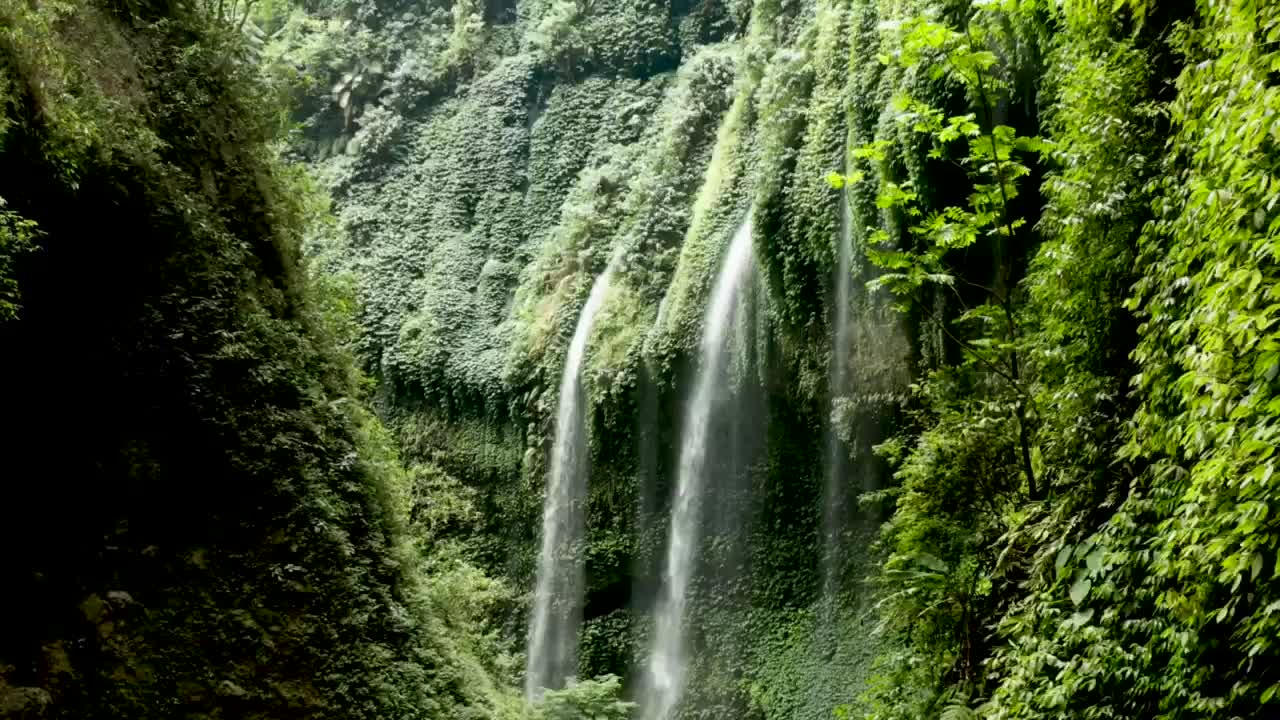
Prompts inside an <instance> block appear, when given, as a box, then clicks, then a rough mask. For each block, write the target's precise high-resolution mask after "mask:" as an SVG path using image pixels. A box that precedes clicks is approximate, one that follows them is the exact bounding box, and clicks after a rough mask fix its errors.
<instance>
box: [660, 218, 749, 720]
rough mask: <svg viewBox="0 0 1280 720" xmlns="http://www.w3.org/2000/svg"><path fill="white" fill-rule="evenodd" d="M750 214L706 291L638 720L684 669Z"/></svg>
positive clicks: (681, 683)
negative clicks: (712, 443) (713, 441)
mask: <svg viewBox="0 0 1280 720" xmlns="http://www.w3.org/2000/svg"><path fill="white" fill-rule="evenodd" d="M753 257H754V256H753V253H752V244H751V219H750V218H748V219H747V220H746V221H744V222H743V224H742V225H741V227H739V228H738V231H737V232H736V233H735V234H734V236H733V240H732V241H731V242H730V244H729V249H728V252H727V254H726V255H725V258H724V261H723V264H722V265H721V268H720V272H719V275H718V276H717V278H716V281H715V285H714V286H713V289H712V293H711V300H710V304H709V305H708V306H707V313H706V318H705V322H704V327H703V334H702V342H701V349H700V363H701V364H700V366H699V370H698V377H697V381H696V385H695V388H694V393H693V395H692V397H691V398H690V401H689V404H688V406H687V408H686V411H685V418H684V425H683V431H682V433H683V434H682V437H681V442H680V461H679V466H678V469H677V477H676V489H675V495H674V497H673V498H672V501H671V526H670V531H669V536H668V539H667V553H666V561H665V567H664V569H663V573H662V587H661V589H660V594H659V598H658V603H657V606H656V608H655V610H654V634H653V641H652V646H651V648H650V655H649V661H648V672H647V688H648V693H647V695H646V697H645V704H644V707H643V713H644V717H645V718H646V720H667V719H668V718H670V717H671V716H672V715H673V713H674V712H675V710H676V708H677V707H678V706H679V703H680V699H681V696H682V695H683V692H684V688H685V681H686V675H687V672H688V657H687V647H686V641H687V638H686V637H685V623H686V610H687V608H688V593H689V584H690V581H691V580H692V579H693V573H694V568H695V565H696V552H697V548H698V545H699V541H700V535H699V530H700V526H701V519H702V512H703V502H704V494H705V492H706V489H707V472H706V470H707V467H706V465H707V452H708V445H709V439H710V438H709V437H708V436H709V428H710V426H711V422H712V419H713V418H712V412H713V409H714V407H715V403H716V400H717V394H718V393H719V392H720V391H721V390H722V388H723V387H724V386H725V384H726V375H727V372H726V371H727V368H728V364H729V345H728V343H727V339H728V335H729V332H730V330H731V328H732V327H733V326H734V323H733V320H734V318H735V316H736V315H737V311H738V304H739V303H740V302H741V296H742V291H743V288H744V286H745V285H746V283H747V281H748V279H749V278H750V276H751V274H752V270H753V268H754V260H753Z"/></svg>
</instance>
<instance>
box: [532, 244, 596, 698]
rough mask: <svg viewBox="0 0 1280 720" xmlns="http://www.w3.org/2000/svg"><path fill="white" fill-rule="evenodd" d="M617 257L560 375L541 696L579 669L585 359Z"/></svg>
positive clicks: (545, 562) (537, 625)
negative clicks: (583, 378)
mask: <svg viewBox="0 0 1280 720" xmlns="http://www.w3.org/2000/svg"><path fill="white" fill-rule="evenodd" d="M613 265H614V264H613V262H610V263H609V266H608V267H607V268H606V269H605V271H604V272H603V273H601V274H600V276H599V277H597V278H596V281H595V284H594V285H592V286H591V294H590V295H589V296H588V298H587V304H586V305H585V306H584V307H583V308H582V314H581V315H580V316H579V317H578V327H577V329H575V330H574V333H573V341H572V342H571V343H570V344H569V356H568V357H567V358H566V359H565V363H564V373H563V375H561V377H560V400H559V403H560V406H559V410H558V411H557V414H556V435H555V444H554V445H553V446H552V448H551V466H550V471H549V472H548V474H547V494H546V498H545V499H544V500H543V506H542V551H541V553H540V554H539V556H538V583H537V589H536V590H535V593H534V601H533V616H532V618H531V619H530V623H529V645H528V661H527V664H526V666H525V696H526V697H527V698H529V699H535V698H536V697H538V696H539V695H541V694H542V691H543V690H544V689H547V688H557V687H560V686H562V685H563V684H564V682H565V680H566V679H567V678H569V677H571V676H573V675H575V674H576V671H577V664H578V663H577V650H578V629H579V626H580V625H581V624H582V603H583V584H584V583H583V578H584V569H583V558H582V551H581V547H580V546H581V544H582V538H583V534H584V529H585V526H586V523H585V519H584V515H585V508H584V505H585V503H586V495H587V457H586V450H587V448H586V423H585V419H584V418H583V399H582V377H581V375H582V363H583V360H584V359H585V358H586V354H587V340H588V339H589V338H590V337H591V328H592V327H593V326H594V325H595V321H596V315H597V314H599V312H600V307H601V306H602V305H603V304H604V299H605V295H606V294H608V292H609V282H610V280H611V279H612V277H613Z"/></svg>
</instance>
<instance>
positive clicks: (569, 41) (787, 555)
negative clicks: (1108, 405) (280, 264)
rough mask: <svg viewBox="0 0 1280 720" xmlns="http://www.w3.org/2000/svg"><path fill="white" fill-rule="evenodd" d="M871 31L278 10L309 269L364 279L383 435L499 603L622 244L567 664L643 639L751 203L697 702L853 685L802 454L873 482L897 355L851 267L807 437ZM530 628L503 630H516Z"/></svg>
mask: <svg viewBox="0 0 1280 720" xmlns="http://www.w3.org/2000/svg"><path fill="white" fill-rule="evenodd" d="M473 5H474V6H473ZM875 22H876V17H875V10H874V9H871V8H867V7H863V6H861V5H859V4H856V3H813V2H766V1H762V2H755V3H751V2H721V1H719V0H704V1H702V2H613V1H612V0H597V1H595V2H564V1H560V2H551V1H547V2H537V1H534V2H521V3H512V4H509V5H505V4H501V5H500V4H495V3H489V4H479V3H475V4H471V3H462V2H459V3H453V4H452V5H449V6H446V5H444V4H441V5H440V6H439V7H438V8H437V7H434V6H433V8H432V9H427V10H422V9H421V8H417V7H416V6H415V7H410V6H408V5H397V4H394V3H391V4H385V3H383V4H375V3H346V4H342V5H341V6H340V7H335V8H329V9H327V10H320V11H317V12H313V13H312V14H311V15H307V16H304V15H302V14H301V13H299V14H296V15H294V16H293V17H292V18H291V19H289V20H287V21H284V20H281V21H279V22H278V27H280V28H281V31H280V32H281V34H280V35H279V36H278V37H279V38H280V39H279V40H278V41H277V42H278V43H279V49H277V50H275V51H274V52H276V53H277V54H278V56H279V57H284V58H290V60H289V62H296V61H297V59H298V58H300V57H303V55H301V54H300V52H299V50H298V48H307V47H316V46H324V47H327V48H329V49H328V50H326V51H324V52H319V51H314V52H312V53H311V54H310V55H307V56H306V57H308V58H310V64H307V65H306V66H305V69H304V70H303V71H302V73H301V75H302V76H303V77H302V78H301V79H299V80H298V83H299V86H300V87H301V88H302V90H303V95H304V97H307V98H309V101H308V102H309V105H308V106H307V108H306V111H305V112H304V113H303V117H304V118H305V122H304V126H303V128H302V130H301V133H300V142H299V144H298V146H297V147H298V148H299V151H300V152H302V153H304V154H306V155H307V156H308V157H309V158H310V159H311V160H312V161H313V162H315V163H316V165H317V167H318V169H319V173H320V176H321V177H323V178H324V179H325V181H326V182H327V183H328V186H329V188H330V189H331V191H332V193H333V197H334V199H335V210H336V215H337V217H338V227H337V229H336V232H334V233H333V234H332V236H331V237H329V238H328V239H323V240H320V241H318V242H316V243H315V244H313V245H312V246H311V247H312V249H313V252H315V253H316V254H317V255H318V256H319V257H321V258H322V260H323V262H324V263H325V264H326V267H328V268H329V269H330V270H331V271H333V272H335V273H338V274H350V275H351V276H353V277H354V280H355V283H356V285H357V287H359V288H360V291H361V298H362V301H363V304H362V309H361V315H360V324H361V326H362V328H363V330H364V333H363V335H362V340H361V342H362V345H361V350H362V354H363V357H365V358H366V359H367V360H368V362H369V363H370V367H371V368H372V369H373V371H374V373H375V374H376V375H377V376H378V378H379V379H380V380H381V382H382V392H381V395H380V403H381V409H382V411H383V415H384V417H386V418H388V419H389V421H390V424H391V426H392V427H393V431H394V433H395V434H396V436H397V439H398V440H399V441H400V444H401V447H403V448H405V450H406V452H407V453H409V455H410V456H412V457H413V458H414V459H415V460H419V461H422V462H425V463H429V464H431V465H434V466H436V467H437V468H438V469H440V470H442V471H443V472H445V473H446V474H448V475H449V476H451V477H454V478H457V479H458V480H459V481H460V482H462V483H464V484H465V485H468V486H470V487H473V488H476V489H477V490H478V491H479V493H480V498H481V500H480V502H481V507H482V509H483V514H484V524H485V528H484V530H483V531H482V532H481V534H480V535H479V536H478V537H475V538H471V539H470V540H469V544H470V547H471V548H472V552H473V555H472V557H473V558H474V559H476V560H477V561H478V562H481V563H482V564H484V565H485V566H486V567H488V568H489V569H490V571H492V572H494V573H498V574H501V575H504V576H506V577H508V578H510V579H511V581H512V582H513V584H514V585H515V586H516V587H521V588H531V587H532V575H533V561H534V555H535V552H536V548H537V546H538V537H537V528H538V527H539V525H540V521H539V518H540V512H541V509H540V505H541V496H542V488H543V483H544V479H545V472H546V462H547V451H548V448H549V445H550V440H551V438H550V435H551V434H552V432H553V427H552V424H553V419H554V417H555V412H556V402H557V397H556V388H557V387H558V385H559V373H560V369H561V367H562V363H563V360H564V356H565V353H566V350H567V346H568V342H569V338H570V336H571V335H572V333H573V329H574V325H575V322H576V320H577V316H578V313H579V311H580V309H581V307H582V305H583V303H584V302H585V300H586V296H587V293H588V290H589V288H590V286H591V284H592V281H593V279H594V277H595V276H596V275H598V274H599V273H600V272H601V271H603V269H604V267H605V265H606V263H607V261H608V259H609V258H610V257H612V256H613V255H614V253H615V252H619V253H621V261H620V268H619V271H618V274H617V280H616V281H615V283H614V284H613V288H612V290H611V292H610V295H609V297H608V299H607V300H606V301H605V304H604V307H603V310H602V312H601V315H600V317H599V319H598V321H597V323H596V327H595V330H594V332H593V333H592V340H591V342H590V345H589V352H588V361H587V365H588V366H587V370H586V373H585V382H586V384H587V386H588V394H589V396H590V412H589V423H588V424H589V428H590V429H589V437H590V448H591V449H590V453H591V460H592V467H591V474H590V487H591V490H590V502H589V510H588V525H589V531H588V535H589V540H588V546H587V548H586V549H585V553H586V556H587V573H588V587H589V589H588V596H587V600H586V615H587V622H586V626H585V629H584V631H583V633H584V634H583V646H582V649H581V668H580V669H581V671H582V674H583V675H593V674H596V673H599V672H604V671H611V672H616V673H620V674H624V673H629V672H631V671H633V670H634V669H635V668H636V667H637V666H636V660H637V658H638V657H639V653H642V652H644V651H645V643H646V642H647V640H646V637H647V634H648V632H649V631H648V622H649V620H648V608H649V606H650V603H651V600H652V592H653V590H654V588H655V586H656V581H655V578H656V577H657V576H658V573H659V572H660V570H661V568H660V562H661V558H662V554H663V552H664V550H663V545H664V543H665V532H666V526H665V523H666V520H665V518H666V509H667V505H668V502H669V499H670V494H671V490H672V483H673V477H672V476H673V466H674V463H675V460H676V457H675V456H676V454H677V451H678V447H679V433H680V431H681V427H680V424H681V417H682V414H683V411H684V407H685V405H686V403H687V398H686V397H685V389H686V388H687V387H688V383H687V382H685V381H686V380H687V379H688V378H689V373H690V370H691V365H692V362H691V360H692V356H693V355H694V354H695V353H696V349H697V347H698V342H699V337H700V334H701V330H702V315H703V308H704V305H705V300H706V297H707V295H708V294H709V292H710V285H711V283H712V280H713V278H714V276H715V274H716V271H717V268H718V265H719V262H720V258H721V256H722V254H723V251H724V248H725V247H726V246H727V244H728V242H729V238H730V236H732V234H733V232H734V230H735V229H736V228H737V227H738V226H739V225H740V224H741V223H742V222H744V220H745V219H746V217H747V215H748V213H752V215H753V217H754V224H755V226H756V228H757V236H756V237H757V240H756V253H757V257H758V260H759V267H760V271H759V273H758V277H757V278H756V280H754V281H753V285H754V286H755V292H754V296H755V297H756V298H757V299H756V301H755V302H754V303H753V305H752V309H751V310H750V311H749V313H750V314H751V315H752V317H753V318H754V319H753V321H752V322H754V323H755V326H756V330H755V331H753V332H752V333H751V336H752V337H753V338H754V339H753V340H751V341H750V344H751V345H752V349H751V352H750V353H749V355H750V358H753V359H747V360H744V362H746V365H743V366H742V368H740V369H745V370H749V371H750V373H751V374H753V375H755V376H756V379H755V380H754V381H752V382H748V383H745V384H744V387H747V388H748V389H749V392H747V393H746V394H745V396H744V397H743V398H741V400H740V402H742V403H745V405H741V406H739V410H738V414H740V417H739V418H738V419H737V421H736V422H737V424H736V425H734V424H733V423H729V424H726V425H724V426H723V427H719V428H718V429H713V436H714V441H715V443H716V444H717V446H718V448H719V449H718V452H719V455H720V456H719V457H717V458H713V459H712V462H713V464H715V465H716V467H718V468H720V470H718V471H717V472H719V473H720V474H721V475H723V476H724V477H725V478H730V477H732V478H733V479H732V480H729V479H726V480H725V481H724V482H723V483H722V484H721V485H722V487H720V490H719V492H720V493H721V495H720V496H718V497H719V500H718V501H716V502H717V503H718V506H719V507H720V510H721V512H720V516H719V517H718V518H716V519H714V522H715V523H716V528H717V529H715V530H714V531H713V532H712V533H711V534H712V535H713V536H714V537H713V538H712V539H708V540H707V546H706V548H705V552H707V553H710V554H709V555H708V556H707V558H708V559H707V560H705V562H704V565H705V568H704V570H706V571H707V572H708V573H710V574H707V575H706V577H705V578H704V579H703V580H701V581H700V582H699V585H698V587H697V588H695V594H696V595H697V600H696V602H697V603H698V604H699V607H701V608H704V610H705V612H701V613H700V617H702V618H703V620H702V621H699V622H702V623H705V626H702V627H701V628H700V629H696V630H695V631H694V634H693V639H692V642H693V644H694V645H695V646H697V647H699V648H702V649H701V650H699V652H698V653H697V657H698V661H697V663H698V669H697V673H698V675H699V678H698V680H697V681H696V682H695V686H696V688H697V690H696V692H698V693H700V694H701V695H702V697H701V699H700V700H699V701H698V703H696V704H697V705H698V706H700V707H703V708H704V709H705V710H706V711H709V712H710V711H713V710H714V711H723V712H731V711H732V712H742V711H745V710H746V709H747V708H748V706H750V707H755V708H756V709H757V711H759V710H760V709H761V708H763V707H766V706H767V707H769V708H770V712H776V713H781V715H780V716H788V717H789V716H791V715H788V713H793V712H795V713H802V712H807V713H809V714H811V715H813V716H815V717H816V716H818V714H823V715H825V714H828V713H829V712H830V708H831V707H832V706H834V705H835V704H838V703H839V702H844V701H848V700H849V699H851V698H853V697H856V695H857V692H858V686H859V683H860V682H861V679H860V678H862V677H864V676H865V668H864V669H859V668H860V667H861V663H863V662H865V660H866V658H867V657H868V653H869V651H870V648H869V646H866V644H865V643H861V642H860V643H855V644H854V645H856V647H854V646H848V647H842V645H841V642H840V641H838V640H836V639H828V640H823V639H821V638H819V637H817V635H816V634H815V633H816V631H817V625H818V623H817V621H816V620H815V616H814V614H813V613H814V612H816V611H815V609H814V608H815V607H816V604H817V603H818V600H819V596H820V591H821V587H822V585H823V579H822V576H823V572H824V571H823V569H822V564H823V560H822V554H823V553H822V548H821V536H822V532H823V531H822V522H823V516H824V510H823V508H822V502H823V493H824V490H823V485H824V480H823V473H824V455H826V454H827V452H828V451H827V442H826V441H824V439H823V438H824V437H826V436H834V435H842V436H844V437H845V438H846V440H847V444H840V445H839V448H840V450H839V452H840V453H841V454H847V453H851V452H853V453H856V454H858V455H859V458H860V459H859V461H858V463H857V464H856V470H857V476H856V477H854V476H853V475H851V476H850V478H851V479H850V482H851V483H853V484H858V483H865V486H863V487H864V488H866V489H869V488H872V487H875V485H876V484H877V483H878V482H879V480H878V478H880V477H881V476H882V474H883V471H882V469H881V467H880V464H879V461H877V460H875V459H874V458H873V457H872V456H871V453H870V447H871V445H872V444H873V443H874V442H877V441H878V440H879V439H881V438H882V436H883V432H882V430H883V427H882V426H884V424H885V423H886V422H888V420H889V419H890V418H891V417H892V416H893V411H892V410H893V408H894V407H895V406H896V403H897V402H898V400H899V397H900V393H901V392H902V391H903V389H904V388H905V383H906V378H907V377H909V376H910V374H911V367H912V362H913V360H912V355H913V353H912V352H911V350H910V343H909V342H908V340H907V336H906V333H905V331H904V327H905V326H906V324H907V323H905V322H904V321H902V320H900V319H899V318H897V317H896V316H895V315H894V314H893V313H892V312H891V311H890V310H889V309H888V308H887V305H886V304H885V303H883V302H882V300H883V299H882V298H879V297H877V296H875V295H872V294H868V293H867V292H866V291H865V290H864V289H863V288H862V283H863V282H865V281H866V280H867V279H869V278H870V277H871V270H870V269H869V268H867V267H865V260H864V259H862V258H863V256H862V253H861V251H860V250H859V251H856V252H854V257H855V267H853V268H852V269H851V273H856V275H857V278H859V279H855V280H854V284H855V286H856V291H855V292H854V293H853V297H852V298H851V306H850V308H851V309H850V313H849V315H848V318H847V323H848V325H849V328H848V330H849V333H847V335H846V337H856V338H858V340H859V342H856V343H854V342H850V343H849V347H846V348H842V349H841V356H842V357H844V356H845V354H847V355H848V357H847V359H846V360H845V362H847V367H848V369H849V372H848V375H849V382H848V383H847V386H846V389H845V393H844V394H845V397H844V398H843V400H842V402H841V404H840V406H841V407H842V408H843V410H842V412H841V413H839V414H838V415H837V416H836V420H835V424H832V422H831V421H830V420H829V417H830V416H831V412H830V398H829V378H830V372H829V367H828V360H829V358H830V356H831V352H832V349H831V342H832V335H833V327H832V325H833V322H832V315H833V311H832V310H831V307H832V305H833V303H834V299H833V298H834V295H835V292H836V287H835V285H834V283H835V280H836V277H835V274H836V271H837V264H838V263H837V255H838V248H839V244H840V242H841V240H842V234H841V233H842V229H844V231H845V232H846V233H847V234H846V235H844V236H843V237H844V238H846V239H849V240H850V241H851V242H855V243H860V242H861V238H862V237H863V230H862V229H863V228H865V227H866V226H867V225H869V224H870V225H878V224H879V223H880V218H879V210H877V209H876V207H875V205H874V193H871V194H869V195H866V194H864V195H862V196H859V197H858V198H857V199H856V203H855V205H854V206H853V207H851V208H850V210H849V213H848V215H847V217H843V219H842V216H844V213H843V212H842V204H841V197H842V195H841V193H839V192H837V191H835V190H833V189H832V188H831V187H830V186H829V185H828V184H827V181H826V179H825V178H826V176H827V175H828V174H829V173H830V172H832V171H838V170H841V169H843V167H844V160H843V158H844V151H845V149H846V148H847V147H850V146H851V143H861V142H864V141H867V140H869V139H871V137H873V136H874V134H875V133H876V128H877V118H878V116H879V114H880V113H881V112H882V110H883V109H884V108H885V107H886V106H887V104H888V101H889V98H890V96H891V94H892V90H893V87H894V84H893V82H892V81H889V80H886V81H884V82H882V81H881V77H880V75H881V73H880V72H879V71H877V70H874V69H872V70H869V71H868V72H864V73H861V74H859V73H851V72H850V67H851V63H855V65H854V67H861V66H862V64H861V63H860V62H859V57H860V56H859V54H858V51H856V50H855V49H854V48H853V46H852V43H855V42H856V41H857V40H858V38H859V37H860V36H865V35H866V34H867V33H870V32H874V27H875ZM308 93H310V94H308ZM743 357H744V358H745V357H747V356H743ZM738 382H742V380H741V378H740V379H739V381H738ZM724 409H725V410H728V409H729V408H727V407H726V408H724ZM709 522H711V521H709ZM837 522H838V524H839V526H840V528H839V529H840V532H842V533H848V534H849V535H848V536H847V537H848V538H852V539H850V540H849V550H848V552H846V553H843V554H842V557H841V558H840V559H839V563H838V564H839V565H840V567H839V568H838V573H839V574H840V575H841V576H842V577H845V578H846V579H847V580H848V581H849V582H847V583H845V587H846V588H847V589H849V590H851V597H850V598H848V600H849V602H848V603H847V608H846V610H847V611H848V612H847V613H845V614H846V615H847V618H846V619H847V620H848V622H850V623H855V624H856V621H855V620H853V619H852V618H854V617H855V616H857V615H858V613H856V612H855V611H854V610H853V609H852V608H853V607H854V606H856V605H857V596H858V595H859V593H858V592H857V591H856V590H855V589H854V588H855V587H856V586H857V585H858V583H857V581H856V578H859V577H861V574H862V573H863V570H864V569H865V568H864V567H863V565H862V564H863V563H864V562H866V561H867V560H868V557H869V556H868V550H867V544H868V537H869V536H868V535H867V533H868V532H871V531H873V529H874V523H869V522H868V521H867V518H860V517H858V516H857V513H854V512H853V511H852V510H851V509H847V510H846V511H844V512H843V514H842V516H841V517H839V518H837ZM717 538H718V539H717ZM715 548H719V549H715ZM712 557H714V558H715V559H714V560H713V559H711V558H712ZM717 567H718V568H720V569H719V570H715V572H712V569H713V568H717ZM726 568H730V569H726ZM716 572H718V573H720V577H719V580H714V579H713V576H714V575H715V573H716ZM526 611H527V606H525V605H518V606H516V607H514V608H513V609H512V612H511V613H510V614H509V616H508V618H507V626H508V632H509V635H510V636H511V637H512V638H513V639H515V640H519V639H521V638H523V633H524V627H523V626H524V622H525V621H526V619H527V618H526V616H525V613H526ZM842 617H844V616H843V615H842ZM713 625H714V626H716V627H718V628H720V629H719V630H712V626H713ZM725 627H734V628H735V629H734V630H732V631H727V632H726V631H724V630H723V628H725ZM851 633H852V634H855V635H856V634H865V631H864V630H856V629H853V630H851ZM825 668H838V669H839V670H840V671H836V670H832V671H831V672H828V671H827V670H826V669H825ZM802 676H803V677H805V679H804V680H800V679H798V678H800V677H802Z"/></svg>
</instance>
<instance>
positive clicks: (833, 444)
mask: <svg viewBox="0 0 1280 720" xmlns="http://www.w3.org/2000/svg"><path fill="white" fill-rule="evenodd" d="M852 214H853V213H852V210H851V208H850V207H849V199H848V197H847V196H843V195H842V197H841V199H840V229H839V234H838V235H837V238H836V241H837V243H838V244H839V248H837V255H838V257H839V263H838V265H837V270H836V271H837V275H836V307H835V313H834V314H833V317H832V325H833V326H834V332H833V333H832V337H831V366H830V369H829V371H828V372H829V380H830V387H829V388H828V393H829V394H830V397H831V405H830V415H829V416H828V420H827V448H826V449H827V457H826V468H825V470H826V487H825V489H824V492H823V502H822V598H821V599H822V601H823V604H824V609H825V610H830V606H831V604H832V603H834V602H835V600H836V595H837V594H839V592H840V567H841V562H840V533H841V531H842V530H843V529H844V524H845V521H846V519H847V518H846V514H847V508H846V506H847V505H848V499H847V497H846V496H847V494H848V489H847V488H845V487H844V483H845V475H846V473H845V470H846V466H847V465H848V461H847V457H846V455H845V453H846V450H845V447H844V443H842V442H841V441H840V434H839V433H838V432H836V422H837V418H836V400H837V398H839V397H841V396H843V395H845V394H846V392H847V391H848V387H847V385H848V375H849V371H848V363H849V352H850V347H849V339H850V332H849V310H850V308H849V301H850V292H851V286H852V285H853V218H852Z"/></svg>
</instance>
